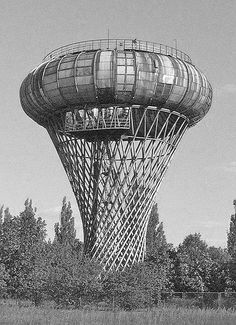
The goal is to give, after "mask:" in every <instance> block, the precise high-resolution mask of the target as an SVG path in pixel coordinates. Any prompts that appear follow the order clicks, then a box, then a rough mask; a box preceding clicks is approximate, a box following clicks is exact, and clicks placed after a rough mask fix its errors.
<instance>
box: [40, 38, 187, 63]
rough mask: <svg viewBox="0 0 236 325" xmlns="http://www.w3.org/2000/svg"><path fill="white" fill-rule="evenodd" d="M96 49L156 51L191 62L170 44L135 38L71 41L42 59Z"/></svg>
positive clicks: (46, 59)
mask: <svg viewBox="0 0 236 325" xmlns="http://www.w3.org/2000/svg"><path fill="white" fill-rule="evenodd" d="M97 50H102V51H105V50H121V51H124V50H134V51H144V52H149V53H157V54H163V55H169V56H172V57H174V58H177V59H180V60H182V61H185V62H188V63H192V60H191V59H190V57H189V56H188V55H187V54H186V53H184V52H182V51H180V50H178V49H176V48H174V47H171V46H167V45H164V44H160V43H153V42H148V41H140V40H137V39H98V40H89V41H81V42H75V43H71V44H68V45H65V46H62V47H59V48H57V49H55V50H53V51H51V52H50V53H48V54H47V55H46V56H45V57H44V59H43V62H44V61H48V60H52V59H55V58H58V57H62V56H63V55H66V54H70V53H71V54H74V53H79V52H83V51H97Z"/></svg>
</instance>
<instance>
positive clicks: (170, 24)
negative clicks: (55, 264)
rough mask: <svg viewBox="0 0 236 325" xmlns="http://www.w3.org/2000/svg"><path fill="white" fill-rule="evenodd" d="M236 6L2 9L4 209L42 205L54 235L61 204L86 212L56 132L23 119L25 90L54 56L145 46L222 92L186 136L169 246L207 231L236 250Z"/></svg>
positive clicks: (174, 175) (143, 2) (165, 196)
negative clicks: (172, 57)
mask: <svg viewBox="0 0 236 325" xmlns="http://www.w3.org/2000/svg"><path fill="white" fill-rule="evenodd" d="M235 13H236V1H235V0H211V1H210V0H167V1H164V0H162V1H161V0H149V1H147V0H135V1H132V0H129V1H127V0H126V1H125V0H120V1H112V0H100V1H99V0H94V1H93V0H86V1H84V0H83V1H81V0H67V1H64V0H63V1H62V0H55V1H52V0H50V1H49V0H48V1H46V0H40V1H39V0H31V1H30V0H28V1H27V0H7V1H6V0H1V11H0V27H1V33H0V59H1V61H0V62H1V72H0V81H1V115H0V204H4V205H5V206H9V207H10V210H11V212H12V213H13V214H17V213H19V212H20V211H22V210H23V206H24V201H25V199H26V198H27V197H30V198H32V200H33V203H34V205H35V206H36V207H37V208H38V211H37V213H38V215H40V216H42V217H43V218H44V219H45V220H46V223H47V229H48V233H49V235H50V236H52V235H53V225H54V223H55V222H57V221H58V218H59V212H60V207H61V201H62V199H63V196H64V195H66V196H67V198H68V199H69V200H70V201H71V203H72V207H73V212H74V217H75V219H76V227H77V234H78V236H79V237H80V238H81V239H82V227H81V222H80V217H79V212H78V208H77V205H76V202H75V199H74V196H73V193H72V190H71V188H70V185H69V181H68V180H67V177H66V174H65V172H64V170H63V167H62V165H61V162H60V160H59V158H58V156H57V154H56V151H55V149H54V147H53V145H52V143H51V140H50V139H49V136H48V134H47V132H46V130H45V129H44V128H42V127H40V126H39V125H37V124H36V123H35V122H33V121H32V120H31V119H30V118H29V117H28V116H27V115H25V113H24V112H23V110H22V108H21V105H20V101H19V88H20V84H21V82H22V80H23V79H24V78H25V76H26V75H27V73H28V72H29V71H30V70H31V69H33V68H34V67H35V66H36V65H38V64H40V62H41V61H42V58H43V57H44V56H45V55H46V54H47V52H50V51H51V50H53V49H55V48H57V47H59V46H62V45H66V44H69V43H72V42H76V41H82V40H89V39H97V38H106V37H107V29H108V28H109V31H110V38H137V39H141V40H147V41H153V42H157V43H163V44H166V45H170V46H174V42H175V41H174V40H175V39H176V40H177V45H178V48H179V49H180V50H182V51H184V52H186V53H187V54H189V55H190V57H191V58H192V60H193V63H194V64H195V65H196V66H197V67H198V68H199V69H200V70H201V71H202V72H204V73H205V75H206V76H207V78H208V79H209V81H210V82H211V84H212V87H213V91H214V98H213V104H212V108H211V110H210V112H209V113H208V115H207V116H206V117H205V118H204V120H203V121H201V122H200V123H199V124H198V125H197V126H195V127H193V128H191V129H190V130H189V131H188V132H187V133H186V134H185V136H184V138H183V140H182V142H181V143H180V146H179V148H178V150H177V152H176V154H175V156H174V158H173V160H172V163H171V165H170V167H169V170H168V171H167V174H166V176H165V178H164V180H163V183H162V186H161V188H160V190H159V193H158V196H157V199H158V204H159V212H160V219H161V220H162V221H163V223H164V229H165V232H166V235H167V239H168V241H169V242H172V243H173V244H174V245H178V244H179V243H180V242H181V241H182V240H183V239H184V237H185V236H186V235H188V234H190V233H194V232H200V233H201V234H202V238H203V239H204V240H206V241H207V243H208V244H210V245H215V246H222V247H224V246H225V245H226V232H227V229H228V227H229V221H230V215H231V214H232V213H233V205H232V202H233V199H235V198H236V103H235V101H236V77H235V75H236V60H235V55H236V37H235V32H236V19H235Z"/></svg>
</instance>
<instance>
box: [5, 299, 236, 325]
mask: <svg viewBox="0 0 236 325" xmlns="http://www.w3.org/2000/svg"><path fill="white" fill-rule="evenodd" d="M25 324H27V325H72V324H74V325H77V324H78V325H126V324H127V325H131V324H132V325H159V324H160V325H188V324H189V325H190V324H191V325H235V324H236V312H233V311H230V310H224V309H219V310H210V309H208V310H201V309H184V308H174V307H162V308H157V309H155V310H152V311H132V312H124V311H119V312H114V313H113V312H110V311H80V310H61V309H52V308H46V307H45V308H35V307H31V306H28V307H26V306H24V307H20V306H18V305H16V304H15V305H13V304H12V305H1V306H0V325H25Z"/></svg>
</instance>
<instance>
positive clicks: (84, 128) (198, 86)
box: [20, 39, 212, 270]
mask: <svg viewBox="0 0 236 325" xmlns="http://www.w3.org/2000/svg"><path fill="white" fill-rule="evenodd" d="M20 98H21V104H22V107H23V109H24V111H25V113H26V114H27V115H28V116H29V117H31V118H32V119H33V120H34V121H35V122H37V123H38V124H40V125H42V126H43V127H45V128H46V130H47V131H48V133H49V135H50V137H51V139H52V141H53V143H54V145H55V148H56V150H57V153H58V155H59V157H60V159H61V162H62V164H63V166H64V169H65V171H66V173H67V176H68V178H69V181H70V183H71V186H72V189H73V192H74V194H75V197H76V200H77V202H78V206H79V210H80V215H81V218H82V223H83V230H84V245H85V253H88V254H90V256H91V257H92V258H94V259H97V260H99V261H100V262H101V263H103V265H104V268H105V269H107V270H111V269H121V270H122V269H124V268H125V267H126V266H130V265H132V264H133V263H135V262H139V261H143V259H144V256H145V242H146V230H147V224H148V219H149V213H150V210H151V208H152V205H153V201H154V197H155V195H156V193H157V190H158V187H159V185H160V183H161V181H162V178H163V175H164V173H165V171H166V169H167V167H168V165H169V163H170V160H171V158H172V156H173V154H174V152H175V150H176V148H177V146H178V143H179V142H180V140H181V138H182V136H183V134H184V133H185V131H186V130H187V129H188V128H190V127H192V126H194V125H195V124H196V123H198V122H199V121H200V120H201V119H202V118H203V117H204V116H205V115H206V113H207V112H208V110H209V108H210V105H211V101H212V88H211V86H210V84H209V82H208V81H207V79H206V77H205V76H204V74H203V73H201V72H200V71H199V70H198V69H197V68H196V67H195V66H194V65H193V64H192V62H191V59H190V58H189V56H188V55H186V54H185V53H183V52H181V51H179V50H177V49H175V48H171V47H168V46H165V45H162V44H156V43H150V42H146V41H139V40H130V39H112V40H111V39H110V40H102V39H101V40H92V41H85V42H78V43H74V44H70V45H67V46H64V47H61V48H59V49H57V50H55V51H52V52H51V53H49V54H48V55H47V56H46V57H45V58H44V60H43V62H42V63H41V64H40V65H39V66H37V67H36V68H35V69H34V70H32V71H31V72H30V73H29V74H28V76H27V77H26V78H25V80H24V81H23V83H22V85H21V89H20Z"/></svg>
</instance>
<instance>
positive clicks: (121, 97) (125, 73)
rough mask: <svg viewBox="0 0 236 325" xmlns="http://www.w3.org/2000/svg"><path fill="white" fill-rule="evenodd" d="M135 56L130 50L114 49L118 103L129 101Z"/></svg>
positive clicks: (130, 100)
mask: <svg viewBox="0 0 236 325" xmlns="http://www.w3.org/2000/svg"><path fill="white" fill-rule="evenodd" d="M135 65H136V64H135V56H134V52H131V51H116V66H115V74H116V87H115V91H116V100H117V102H118V103H130V102H132V100H133V97H134V89H135V79H136V74H135Z"/></svg>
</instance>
